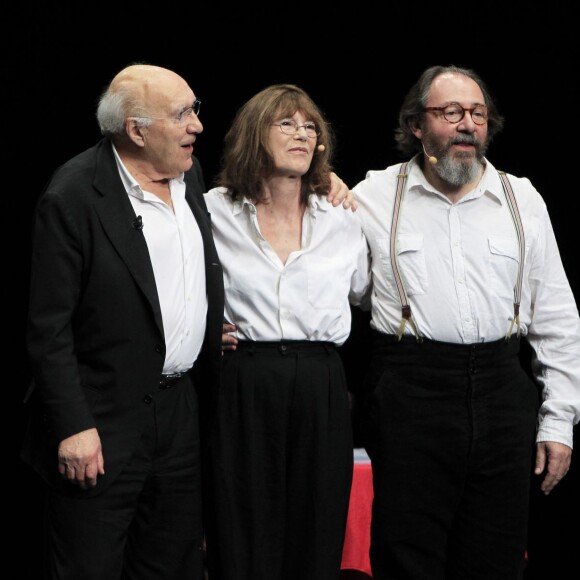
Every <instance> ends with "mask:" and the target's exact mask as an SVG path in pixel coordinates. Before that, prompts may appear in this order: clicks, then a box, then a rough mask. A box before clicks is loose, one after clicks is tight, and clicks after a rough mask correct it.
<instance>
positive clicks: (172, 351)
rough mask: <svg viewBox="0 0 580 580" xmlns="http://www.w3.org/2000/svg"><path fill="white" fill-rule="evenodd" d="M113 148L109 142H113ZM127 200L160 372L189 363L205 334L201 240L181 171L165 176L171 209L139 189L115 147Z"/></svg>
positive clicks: (205, 301)
mask: <svg viewBox="0 0 580 580" xmlns="http://www.w3.org/2000/svg"><path fill="white" fill-rule="evenodd" d="M113 150H114V148H113ZM115 157H116V159H117V166H118V167H119V173H120V175H121V179H122V181H123V184H124V185H125V189H126V190H127V193H128V195H129V200H130V201H131V204H132V206H133V208H134V210H135V213H136V214H137V215H138V216H141V220H142V224H143V235H144V236H145V241H146V242H147V248H148V249H149V256H150V257H151V265H152V266H153V274H154V276H155V285H156V286H157V293H158V296H159V303H160V306H161V316H162V318H163V332H164V335H165V347H166V353H165V363H164V365H163V372H164V373H175V372H182V371H186V370H188V369H190V368H191V367H192V366H193V363H194V362H195V361H196V359H197V357H198V355H199V352H200V350H201V346H202V342H203V337H204V335H205V326H206V315H207V295H206V284H205V263H204V253H203V240H202V238H201V233H200V231H199V227H198V225H197V222H196V220H195V217H194V216H193V213H192V211H191V208H190V207H189V205H188V203H187V201H186V199H185V182H184V181H183V174H182V175H181V176H180V177H179V178H175V179H171V180H170V181H169V188H170V190H171V200H172V202H173V210H172V209H171V208H170V207H169V206H168V205H167V204H166V203H164V202H163V201H161V199H159V198H158V197H157V196H156V195H154V194H153V193H150V192H147V191H143V190H142V189H141V187H140V186H139V184H138V183H137V182H136V181H135V179H134V178H133V176H132V175H131V174H130V173H129V172H128V171H127V168H126V167H125V166H124V165H123V162H122V161H121V159H120V157H119V156H118V154H117V152H116V151H115Z"/></svg>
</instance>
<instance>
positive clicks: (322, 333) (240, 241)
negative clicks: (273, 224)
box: [205, 187, 370, 345]
mask: <svg viewBox="0 0 580 580" xmlns="http://www.w3.org/2000/svg"><path fill="white" fill-rule="evenodd" d="M205 201H206V203H207V207H208V210H209V212H210V214H211V221H212V229H213V236H214V240H215V244H216V247H217V251H218V255H219V257H220V261H221V263H222V267H223V271H224V286H225V318H226V319H227V320H228V321H229V322H232V323H235V324H236V326H237V332H236V333H235V336H236V337H237V338H239V339H242V340H254V341H280V340H310V341H326V342H333V343H335V344H337V345H341V344H342V343H344V341H345V340H346V339H347V338H348V335H349V333H350V327H351V312H350V306H349V298H350V300H351V301H352V303H353V304H359V303H360V302H361V300H362V299H363V297H364V296H365V294H366V291H367V290H368V284H369V280H370V268H369V254H368V248H367V244H366V240H365V238H364V236H363V233H362V230H361V227H360V224H359V222H358V219H357V218H356V214H353V213H352V212H351V211H350V210H348V211H345V210H344V209H342V208H340V207H339V208H335V207H333V206H332V204H330V203H328V201H327V200H326V198H318V196H316V195H311V196H310V198H309V203H308V208H307V210H306V212H305V214H304V219H303V223H302V248H301V249H300V250H299V251H296V252H292V253H291V254H290V256H289V257H288V260H287V261H286V263H285V264H283V263H282V261H281V260H280V258H279V257H278V255H277V254H276V253H275V251H274V250H273V249H272V247H271V246H270V244H269V243H268V242H267V241H266V239H265V238H264V237H263V236H262V234H261V232H260V227H259V224H258V219H257V212H256V207H255V205H254V204H253V203H252V202H251V201H250V200H249V199H247V198H244V199H242V200H237V201H236V202H233V201H232V199H231V197H230V196H229V195H228V194H227V193H226V190H225V188H222V187H218V188H214V189H212V190H211V191H209V192H208V193H206V194H205Z"/></svg>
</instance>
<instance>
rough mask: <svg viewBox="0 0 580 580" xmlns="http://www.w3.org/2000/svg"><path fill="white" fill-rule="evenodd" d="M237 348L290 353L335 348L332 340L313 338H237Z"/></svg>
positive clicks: (328, 350) (321, 351) (333, 349)
mask: <svg viewBox="0 0 580 580" xmlns="http://www.w3.org/2000/svg"><path fill="white" fill-rule="evenodd" d="M237 350H248V351H250V352H276V351H277V352H279V353H281V354H292V353H305V352H308V353H316V352H320V353H324V352H325V353H330V352H334V351H335V350H336V345H335V344H334V343H333V342H323V341H315V340H282V341H257V340H239V341H238V345H237Z"/></svg>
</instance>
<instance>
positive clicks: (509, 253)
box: [488, 236, 519, 299]
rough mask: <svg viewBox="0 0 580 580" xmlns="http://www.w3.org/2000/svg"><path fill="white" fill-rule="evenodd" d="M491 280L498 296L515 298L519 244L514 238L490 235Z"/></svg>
mask: <svg viewBox="0 0 580 580" xmlns="http://www.w3.org/2000/svg"><path fill="white" fill-rule="evenodd" d="M488 246H489V268H488V270H489V280H490V283H491V286H492V288H493V290H494V291H495V293H496V294H497V295H498V296H501V297H503V298H509V299H513V298H514V282H515V281H516V279H517V276H518V267H519V246H518V243H517V240H515V239H514V238H506V237H498V236H490V237H489V238H488Z"/></svg>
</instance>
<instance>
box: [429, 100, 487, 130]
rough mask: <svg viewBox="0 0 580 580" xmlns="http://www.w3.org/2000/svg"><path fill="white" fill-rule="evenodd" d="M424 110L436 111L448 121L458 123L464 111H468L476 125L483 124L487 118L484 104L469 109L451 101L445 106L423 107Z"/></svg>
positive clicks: (463, 115)
mask: <svg viewBox="0 0 580 580" xmlns="http://www.w3.org/2000/svg"><path fill="white" fill-rule="evenodd" d="M423 110H424V111H437V112H439V113H440V114H441V115H443V118H444V119H445V120H446V121H448V122H449V123H453V124H456V123H459V121H461V119H463V117H465V112H466V111H468V112H469V114H470V115H471V120H472V121H473V122H474V123H475V124H476V125H485V124H486V123H487V119H488V112H487V107H486V106H485V105H475V107H471V109H466V108H465V107H462V106H461V105H460V104H458V103H451V104H449V105H446V106H445V107H425V108H424V109H423Z"/></svg>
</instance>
